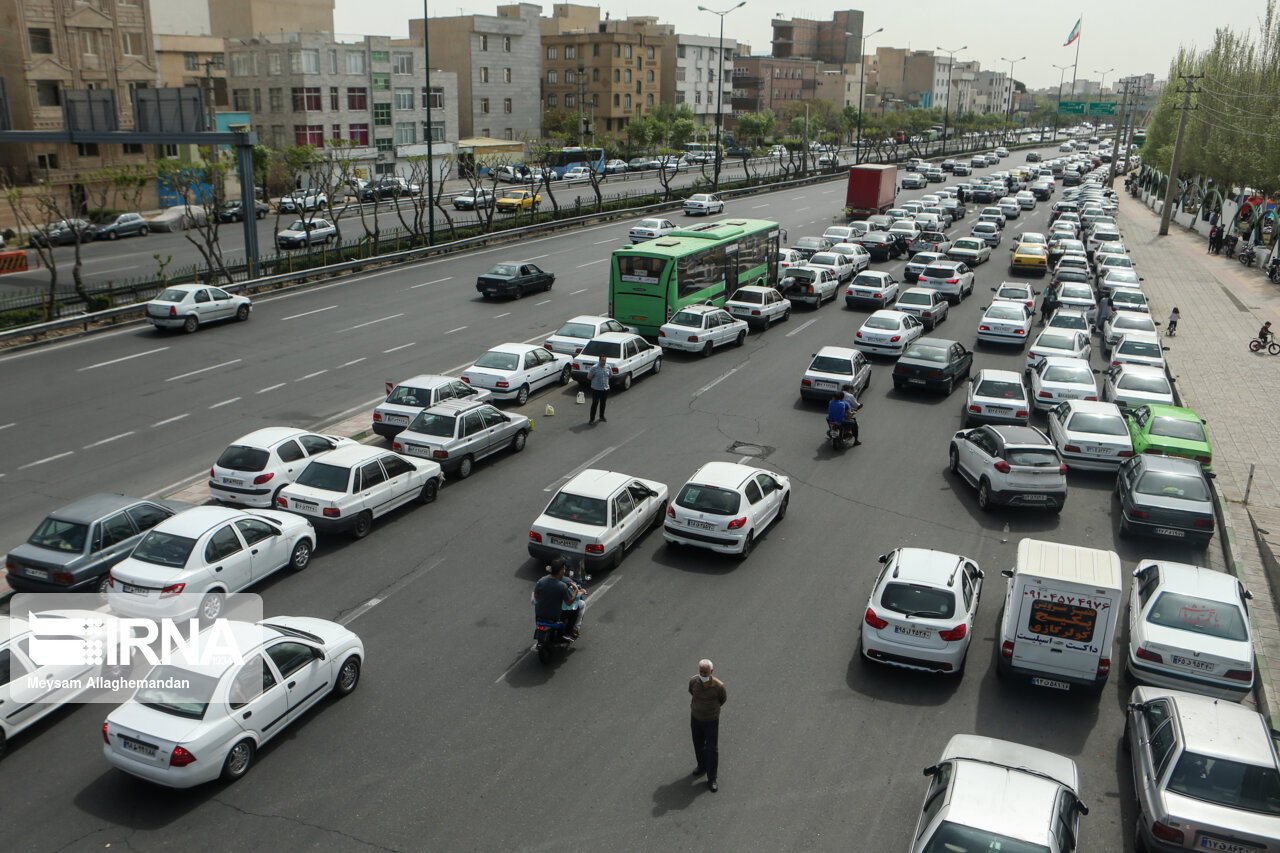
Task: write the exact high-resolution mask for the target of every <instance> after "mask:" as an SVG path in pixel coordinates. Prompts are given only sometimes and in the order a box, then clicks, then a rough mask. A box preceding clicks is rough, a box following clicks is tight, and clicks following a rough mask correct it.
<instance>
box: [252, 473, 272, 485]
mask: <svg viewBox="0 0 1280 853" xmlns="http://www.w3.org/2000/svg"><path fill="white" fill-rule="evenodd" d="M274 476H275V474H259V475H258V476H256V477H254V478H253V484H254V485H255V486H261V485H262V484H263V483H266V482H270V480H271V478H272V477H274Z"/></svg>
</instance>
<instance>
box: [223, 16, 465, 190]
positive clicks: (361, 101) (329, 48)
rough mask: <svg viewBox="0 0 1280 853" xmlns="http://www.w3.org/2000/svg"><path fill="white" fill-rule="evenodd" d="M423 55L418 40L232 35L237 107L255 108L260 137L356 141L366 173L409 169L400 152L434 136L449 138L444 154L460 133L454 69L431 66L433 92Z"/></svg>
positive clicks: (286, 141) (279, 144) (281, 141)
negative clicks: (239, 36)
mask: <svg viewBox="0 0 1280 853" xmlns="http://www.w3.org/2000/svg"><path fill="white" fill-rule="evenodd" d="M423 62H424V57H423V50H422V47H421V46H420V45H419V44H416V43H414V41H413V40H407V41H405V40H393V39H390V38H388V37H386V36H365V37H364V38H363V39H361V40H360V41H358V42H352V43H346V42H337V41H334V40H333V37H332V36H330V35H328V34H318V33H286V34H284V36H283V37H281V36H278V35H277V36H262V37H258V38H253V39H227V85H228V89H229V90H230V93H231V107H232V109H233V110H238V111H244V112H248V113H249V115H250V119H251V122H252V125H253V128H254V130H256V131H257V133H258V137H259V139H260V140H261V141H262V142H264V143H265V144H267V145H270V146H272V147H275V148H285V147H288V146H291V145H314V146H315V147H317V148H324V147H325V145H326V142H328V141H329V140H336V139H342V140H350V142H352V143H354V146H355V153H354V154H353V155H352V156H353V157H354V158H355V159H358V160H368V161H369V162H368V164H367V166H364V167H362V168H366V170H367V172H368V174H369V175H370V176H376V175H382V174H400V175H405V174H407V166H406V165H405V162H404V157H405V156H408V155H409V154H413V153H417V149H416V148H411V147H410V146H416V145H419V144H420V143H422V142H425V141H426V139H427V136H428V134H429V135H430V137H431V139H432V141H433V142H440V143H443V144H442V145H441V146H439V147H438V150H437V151H436V152H435V153H439V154H447V153H451V151H452V145H451V143H453V142H456V141H457V139H458V125H459V121H458V109H457V105H458V91H457V87H458V84H457V77H456V75H454V74H452V73H450V72H443V71H434V70H433V71H432V72H431V88H430V91H428V89H427V86H426V84H425V77H426V75H425V74H424V71H423ZM428 105H430V106H429V109H428Z"/></svg>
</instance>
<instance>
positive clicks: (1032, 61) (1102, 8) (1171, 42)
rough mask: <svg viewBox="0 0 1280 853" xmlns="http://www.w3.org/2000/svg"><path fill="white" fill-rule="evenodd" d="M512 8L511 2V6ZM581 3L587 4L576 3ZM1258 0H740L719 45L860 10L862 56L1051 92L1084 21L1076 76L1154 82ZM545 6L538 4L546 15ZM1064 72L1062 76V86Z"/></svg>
mask: <svg viewBox="0 0 1280 853" xmlns="http://www.w3.org/2000/svg"><path fill="white" fill-rule="evenodd" d="M511 1H512V2H516V0H511ZM579 2H580V5H595V4H593V3H591V2H587V0H579ZM497 5H498V3H497V2H496V0H484V2H479V0H446V2H443V3H434V4H431V5H430V6H429V8H430V11H431V14H432V15H433V16H448V15H457V14H473V13H476V14H489V15H492V14H494V10H495V8H496V7H497ZM598 5H599V6H600V8H601V10H603V12H609V13H610V15H611V16H612V17H615V18H625V17H627V16H628V15H629V14H635V15H656V16H658V18H659V20H660V21H661V22H662V23H670V24H674V25H675V27H676V31H677V32H684V33H691V34H695V35H697V34H702V35H716V34H717V33H718V30H717V26H718V22H717V19H716V16H715V15H712V14H709V13H707V12H696V11H693V9H694V8H695V7H696V6H697V3H696V2H695V3H689V2H687V0H645V2H636V1H635V0H606V2H600V3H599V4H598ZM732 5H733V0H717V2H716V4H715V8H724V7H727V6H732ZM1265 5H1266V4H1265V0H1163V2H1161V0H1075V2H1073V3H1052V2H1048V1H1047V0H1024V2H1016V0H1014V2H1008V0H1006V2H992V0H981V2H979V0H912V1H911V2H905V3H885V2H883V0H878V2H876V3H865V4H859V3H850V2H825V3H824V2H816V3H815V2H811V3H808V4H802V5H800V6H791V5H790V4H786V3H781V2H778V0H773V2H772V3H769V2H765V0H748V2H747V5H746V6H743V7H742V8H741V9H738V10H737V11H735V12H733V13H731V14H730V15H729V16H728V17H726V18H725V38H737V39H739V40H741V41H744V42H746V43H748V44H750V45H751V47H752V50H753V51H754V52H755V53H763V54H767V53H769V52H770V42H769V39H770V35H771V27H770V26H769V21H770V19H771V18H773V17H774V15H775V14H776V13H778V12H782V13H783V15H784V16H785V17H803V18H815V19H819V20H829V19H830V17H831V13H832V12H833V11H835V10H837V9H849V8H853V9H857V8H863V10H864V11H867V10H872V9H874V10H875V11H867V15H866V18H865V21H866V23H865V28H866V30H867V31H868V32H869V31H871V30H874V29H876V28H877V27H884V32H883V33H880V34H879V35H877V36H874V37H872V38H870V39H868V40H867V52H868V53H871V52H872V51H873V50H874V48H875V47H876V46H882V47H910V48H912V49H915V50H931V49H933V48H936V47H938V46H942V47H945V48H948V49H951V48H956V47H960V46H961V45H965V46H967V47H968V49H967V50H965V51H963V52H961V53H959V54H957V58H958V59H965V60H972V59H976V60H978V61H979V62H980V63H982V67H983V68H993V69H996V70H1005V71H1007V70H1008V68H1009V64H1008V63H1007V62H1001V61H1000V57H1002V56H1003V57H1008V58H1009V59H1016V58H1018V57H1020V56H1026V57H1027V59H1026V60H1025V61H1023V62H1019V63H1017V64H1016V65H1015V66H1014V77H1015V78H1017V79H1019V80H1022V81H1024V82H1025V83H1026V84H1027V85H1028V86H1030V87H1031V88H1033V89H1038V88H1042V87H1045V86H1057V85H1058V79H1059V72H1058V71H1057V70H1055V69H1054V68H1053V65H1054V64H1058V65H1065V64H1069V63H1072V62H1074V61H1075V51H1076V46H1075V45H1074V44H1073V45H1071V46H1070V47H1064V46H1063V42H1065V41H1066V40H1067V34H1068V33H1069V32H1070V31H1071V27H1072V26H1073V25H1074V24H1075V22H1076V19H1077V18H1079V17H1081V15H1083V17H1084V23H1083V25H1082V29H1081V32H1082V36H1081V42H1080V64H1079V76H1080V77H1081V78H1085V79H1092V80H1096V79H1098V78H1099V76H1100V75H1099V74H1097V73H1096V72H1097V71H1100V70H1105V69H1107V68H1113V67H1114V68H1115V69H1116V70H1115V71H1112V72H1110V73H1109V74H1107V75H1106V79H1107V81H1108V83H1109V81H1112V80H1115V79H1116V78H1117V76H1123V75H1125V74H1144V73H1146V72H1148V71H1150V72H1152V73H1153V74H1155V75H1156V77H1157V79H1159V78H1163V77H1164V76H1165V75H1166V74H1167V73H1168V70H1169V60H1170V59H1171V58H1172V57H1173V55H1174V53H1175V52H1176V51H1177V49H1178V46H1179V45H1181V44H1186V45H1194V46H1196V47H1198V48H1201V49H1203V48H1206V47H1208V45H1209V44H1210V43H1211V42H1212V39H1213V31H1214V30H1215V29H1216V28H1218V27H1224V26H1225V27H1231V28H1233V29H1237V30H1240V29H1244V28H1252V29H1253V30H1254V31H1255V32H1256V31H1257V27H1258V19H1259V18H1260V17H1261V15H1262V14H1263V12H1264V11H1265ZM551 6H552V3H551V2H550V0H548V2H545V3H543V4H542V7H543V10H544V13H546V14H550V12H551ZM422 8H423V3H422V2H419V0H336V4H335V8H334V27H335V29H336V30H337V32H339V33H351V34H366V35H390V36H405V35H408V31H409V25H408V23H407V21H408V19H409V18H420V17H422ZM1070 75H1071V72H1070V71H1069V70H1068V71H1067V79H1068V80H1070V79H1071V77H1070Z"/></svg>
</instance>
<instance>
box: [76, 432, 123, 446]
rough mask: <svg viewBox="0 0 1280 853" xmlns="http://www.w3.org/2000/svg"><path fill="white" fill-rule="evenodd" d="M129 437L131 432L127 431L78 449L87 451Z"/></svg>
mask: <svg viewBox="0 0 1280 853" xmlns="http://www.w3.org/2000/svg"><path fill="white" fill-rule="evenodd" d="M130 435H133V430H129V431H128V432H122V433H120V434H119V435H113V436H111V438H104V439H102V440H101V441H95V442H94V443H93V444H86V445H85V446H84V447H82V448H80V449H81V450H88V449H89V448H91V447H97V446H99V445H102V444H107V443H108V442H111V441H115V440H116V439H117V438H125V437H126V436H130Z"/></svg>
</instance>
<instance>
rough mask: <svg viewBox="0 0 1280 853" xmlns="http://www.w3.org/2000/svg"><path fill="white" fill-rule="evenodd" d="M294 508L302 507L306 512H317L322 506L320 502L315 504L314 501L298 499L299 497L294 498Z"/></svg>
mask: <svg viewBox="0 0 1280 853" xmlns="http://www.w3.org/2000/svg"><path fill="white" fill-rule="evenodd" d="M293 508H294V509H300V510H303V511H305V512H315V511H316V510H317V509H319V508H320V505H319V504H314V503H312V502H311V501H300V500H298V499H297V498H294V500H293Z"/></svg>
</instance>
